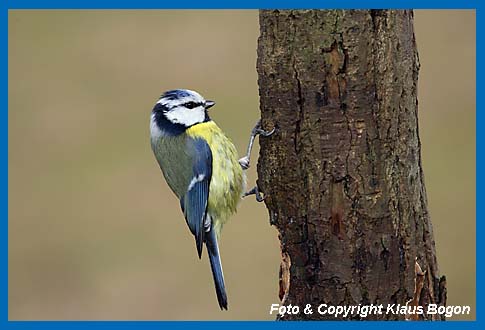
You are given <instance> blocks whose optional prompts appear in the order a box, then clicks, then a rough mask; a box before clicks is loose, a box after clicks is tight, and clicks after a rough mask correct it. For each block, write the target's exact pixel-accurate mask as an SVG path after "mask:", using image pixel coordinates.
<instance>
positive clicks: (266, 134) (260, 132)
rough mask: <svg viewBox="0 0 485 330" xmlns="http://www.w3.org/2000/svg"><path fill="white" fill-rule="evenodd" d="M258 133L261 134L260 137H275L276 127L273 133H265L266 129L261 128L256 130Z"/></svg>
mask: <svg viewBox="0 0 485 330" xmlns="http://www.w3.org/2000/svg"><path fill="white" fill-rule="evenodd" d="M256 132H257V133H258V134H259V135H262V136H264V137H268V136H271V135H273V133H274V132H276V127H274V128H273V129H272V130H271V131H265V130H264V129H261V128H258V129H257V130H256Z"/></svg>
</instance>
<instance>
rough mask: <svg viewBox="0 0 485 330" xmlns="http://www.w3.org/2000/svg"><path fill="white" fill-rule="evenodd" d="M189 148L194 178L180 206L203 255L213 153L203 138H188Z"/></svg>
mask: <svg viewBox="0 0 485 330" xmlns="http://www.w3.org/2000/svg"><path fill="white" fill-rule="evenodd" d="M187 143H188V145H187V147H188V150H189V152H190V153H191V154H192V159H193V167H192V172H193V173H192V178H191V180H190V181H189V185H188V187H187V192H186V193H185V195H184V196H183V197H182V198H181V199H180V206H181V207H182V211H183V212H184V216H185V220H186V221H187V225H188V226H189V228H190V231H191V232H192V234H193V235H194V236H195V243H196V246H197V253H198V254H199V258H200V257H201V255H202V244H203V243H204V234H205V228H204V220H205V219H206V215H207V203H208V199H209V185H210V180H211V177H212V153H211V150H210V148H209V145H208V144H207V142H205V141H204V140H202V139H188V141H187Z"/></svg>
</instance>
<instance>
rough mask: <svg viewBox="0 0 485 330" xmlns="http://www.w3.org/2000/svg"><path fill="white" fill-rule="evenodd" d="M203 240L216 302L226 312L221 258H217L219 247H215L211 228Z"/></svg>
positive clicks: (215, 242)
mask: <svg viewBox="0 0 485 330" xmlns="http://www.w3.org/2000/svg"><path fill="white" fill-rule="evenodd" d="M205 239H206V241H205V244H206V245H207V252H208V253H209V260H210V263H211V268H212V276H213V278H214V285H215V287H216V294H217V300H218V301H219V307H220V308H221V309H225V310H227V296H226V288H225V286H224V275H223V274H222V265H221V258H220V256H219V247H218V246H217V237H216V233H215V230H214V228H211V230H210V231H209V232H208V233H207V235H206V237H205Z"/></svg>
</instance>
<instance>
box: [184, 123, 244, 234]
mask: <svg viewBox="0 0 485 330" xmlns="http://www.w3.org/2000/svg"><path fill="white" fill-rule="evenodd" d="M186 134H187V135H188V136H190V137H192V138H202V139H204V140H205V141H206V142H207V144H208V145H209V147H210V149H211V152H212V178H211V183H210V186H209V204H208V213H209V214H210V216H211V217H212V222H213V225H214V226H215V229H216V233H217V234H219V233H220V230H221V228H222V225H223V224H224V223H225V222H226V221H227V220H228V219H229V217H230V216H231V215H232V214H234V213H235V212H236V207H237V204H238V203H239V201H240V199H241V196H242V193H243V189H244V177H243V171H242V169H241V166H240V165H239V162H238V157H237V151H236V148H235V147H234V144H233V143H232V142H231V140H230V139H229V138H228V137H227V136H226V135H225V134H224V133H223V132H222V130H221V129H220V128H219V127H218V126H217V125H216V124H215V123H214V122H213V121H209V122H206V123H201V124H197V125H194V126H192V127H190V128H188V129H187V130H186Z"/></svg>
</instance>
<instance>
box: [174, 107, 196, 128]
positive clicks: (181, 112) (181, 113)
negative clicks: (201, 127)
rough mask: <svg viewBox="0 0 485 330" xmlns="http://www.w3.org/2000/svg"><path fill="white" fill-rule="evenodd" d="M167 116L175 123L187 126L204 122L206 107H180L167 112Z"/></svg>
mask: <svg viewBox="0 0 485 330" xmlns="http://www.w3.org/2000/svg"><path fill="white" fill-rule="evenodd" d="M165 117H167V119H168V120H170V121H171V122H172V123H175V124H182V125H184V126H186V127H189V126H192V125H195V124H197V123H202V122H204V119H205V109H204V107H203V106H199V107H197V108H194V109H187V108H185V107H179V108H176V109H173V110H171V111H168V112H166V113H165Z"/></svg>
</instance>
